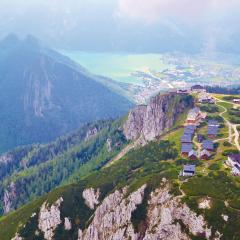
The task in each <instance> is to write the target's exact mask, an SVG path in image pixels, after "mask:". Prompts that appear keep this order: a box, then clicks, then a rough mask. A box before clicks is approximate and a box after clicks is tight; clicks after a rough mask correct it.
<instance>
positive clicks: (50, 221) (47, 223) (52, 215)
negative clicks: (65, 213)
mask: <svg viewBox="0 0 240 240" xmlns="http://www.w3.org/2000/svg"><path fill="white" fill-rule="evenodd" d="M62 202H63V199H62V198H59V199H58V200H57V201H56V202H55V203H54V204H53V205H51V206H50V207H49V206H48V205H47V203H46V202H45V203H44V204H43V205H42V207H41V209H40V213H39V220H38V221H39V222H38V228H39V229H40V230H41V231H42V232H43V234H44V238H45V239H46V240H52V239H53V237H54V230H55V229H56V228H57V226H58V225H59V224H61V217H60V214H61V213H60V209H59V208H60V205H61V203H62Z"/></svg>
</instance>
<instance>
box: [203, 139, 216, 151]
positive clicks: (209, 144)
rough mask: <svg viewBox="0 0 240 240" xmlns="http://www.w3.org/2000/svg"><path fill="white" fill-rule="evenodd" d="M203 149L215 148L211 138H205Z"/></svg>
mask: <svg viewBox="0 0 240 240" xmlns="http://www.w3.org/2000/svg"><path fill="white" fill-rule="evenodd" d="M203 149H207V150H213V149H214V145H213V141H211V140H204V141H203Z"/></svg>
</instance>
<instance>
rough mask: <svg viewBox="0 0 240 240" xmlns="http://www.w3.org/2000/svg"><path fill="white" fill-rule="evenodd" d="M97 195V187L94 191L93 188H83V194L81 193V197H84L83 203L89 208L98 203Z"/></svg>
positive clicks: (98, 192)
mask: <svg viewBox="0 0 240 240" xmlns="http://www.w3.org/2000/svg"><path fill="white" fill-rule="evenodd" d="M99 195H100V191H99V189H97V191H95V190H94V189H93V188H88V189H85V190H84V191H83V194H82V196H83V198H84V199H85V204H86V205H87V206H88V207H89V208H90V209H94V208H95V205H98V203H99V201H98V198H99Z"/></svg>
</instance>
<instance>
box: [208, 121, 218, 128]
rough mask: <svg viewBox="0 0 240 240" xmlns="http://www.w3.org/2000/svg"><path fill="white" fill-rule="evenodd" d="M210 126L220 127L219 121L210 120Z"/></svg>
mask: <svg viewBox="0 0 240 240" xmlns="http://www.w3.org/2000/svg"><path fill="white" fill-rule="evenodd" d="M208 126H212V127H219V122H218V121H217V120H209V121H208Z"/></svg>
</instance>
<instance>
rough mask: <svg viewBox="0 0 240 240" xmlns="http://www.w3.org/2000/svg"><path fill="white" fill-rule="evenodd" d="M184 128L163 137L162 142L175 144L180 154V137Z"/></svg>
mask: <svg viewBox="0 0 240 240" xmlns="http://www.w3.org/2000/svg"><path fill="white" fill-rule="evenodd" d="M183 132H184V128H179V129H177V130H174V131H172V132H171V133H169V134H168V135H166V136H164V138H163V140H167V141H170V142H172V143H175V147H176V148H177V150H178V151H179V153H181V137H182V135H183Z"/></svg>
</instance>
